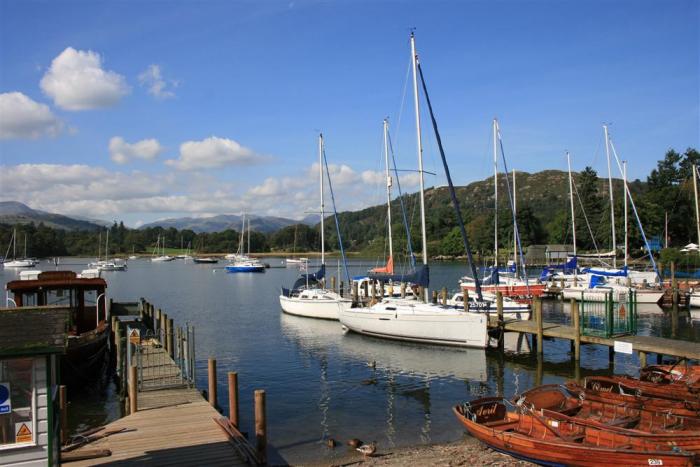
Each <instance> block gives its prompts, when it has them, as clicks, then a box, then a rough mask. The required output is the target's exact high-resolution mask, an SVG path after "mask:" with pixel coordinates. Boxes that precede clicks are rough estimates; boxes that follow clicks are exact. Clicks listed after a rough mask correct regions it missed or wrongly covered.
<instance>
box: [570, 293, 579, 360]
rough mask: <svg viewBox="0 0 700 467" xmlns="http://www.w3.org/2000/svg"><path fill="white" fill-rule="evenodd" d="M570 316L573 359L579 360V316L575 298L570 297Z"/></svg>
mask: <svg viewBox="0 0 700 467" xmlns="http://www.w3.org/2000/svg"><path fill="white" fill-rule="evenodd" d="M571 318H572V320H573V322H574V340H573V341H572V342H573V346H574V361H575V362H577V363H576V364H577V365H578V362H579V361H580V360H581V317H580V316H579V314H578V302H577V301H576V299H574V298H572V299H571Z"/></svg>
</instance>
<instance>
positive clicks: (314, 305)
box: [280, 134, 352, 320]
mask: <svg viewBox="0 0 700 467" xmlns="http://www.w3.org/2000/svg"><path fill="white" fill-rule="evenodd" d="M318 165H319V178H320V191H321V268H320V269H319V271H318V272H316V273H315V274H308V273H307V274H303V275H302V277H301V278H300V279H298V280H297V281H296V283H295V284H294V286H293V287H292V289H291V290H287V289H282V293H281V294H280V306H281V307H282V311H284V312H285V313H289V314H290V315H296V316H304V317H307V318H321V319H333V320H337V319H338V316H339V313H340V312H341V311H342V310H346V309H350V307H351V306H352V300H350V299H348V298H343V297H341V296H340V295H339V294H337V293H336V292H335V291H333V290H329V289H326V288H325V287H324V277H325V272H326V245H325V233H324V217H325V212H324V209H325V208H324V201H323V182H324V177H323V167H324V165H323V134H321V135H319V137H318ZM312 282H313V284H312Z"/></svg>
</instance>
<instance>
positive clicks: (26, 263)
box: [3, 229, 37, 268]
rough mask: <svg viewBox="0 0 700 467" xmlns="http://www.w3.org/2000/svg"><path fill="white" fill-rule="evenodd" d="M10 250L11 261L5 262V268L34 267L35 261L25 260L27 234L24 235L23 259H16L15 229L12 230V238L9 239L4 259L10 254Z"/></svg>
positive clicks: (31, 259)
mask: <svg viewBox="0 0 700 467" xmlns="http://www.w3.org/2000/svg"><path fill="white" fill-rule="evenodd" d="M10 248H12V261H7V260H6V261H5V262H4V263H3V266H5V267H6V268H33V267H34V266H36V263H37V261H36V260H35V259H33V258H27V234H24V257H23V258H17V229H13V230H12V238H11V239H10V244H9V245H8V246H7V252H6V253H5V258H7V255H8V254H9V253H10Z"/></svg>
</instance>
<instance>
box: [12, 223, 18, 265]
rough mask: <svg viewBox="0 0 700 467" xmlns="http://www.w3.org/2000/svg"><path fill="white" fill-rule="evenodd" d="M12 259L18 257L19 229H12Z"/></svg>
mask: <svg viewBox="0 0 700 467" xmlns="http://www.w3.org/2000/svg"><path fill="white" fill-rule="evenodd" d="M12 259H17V229H14V230H13V231H12Z"/></svg>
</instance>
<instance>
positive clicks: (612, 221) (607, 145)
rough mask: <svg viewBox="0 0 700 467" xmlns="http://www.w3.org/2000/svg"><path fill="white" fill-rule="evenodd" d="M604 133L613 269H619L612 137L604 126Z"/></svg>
mask: <svg viewBox="0 0 700 467" xmlns="http://www.w3.org/2000/svg"><path fill="white" fill-rule="evenodd" d="M603 131H604V132H605V155H606V157H607V158H608V188H609V191H610V225H611V228H612V249H613V267H614V268H616V267H617V242H616V239H615V205H614V204H613V203H614V199H613V186H612V169H611V167H610V137H609V135H608V126H607V125H603Z"/></svg>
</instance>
